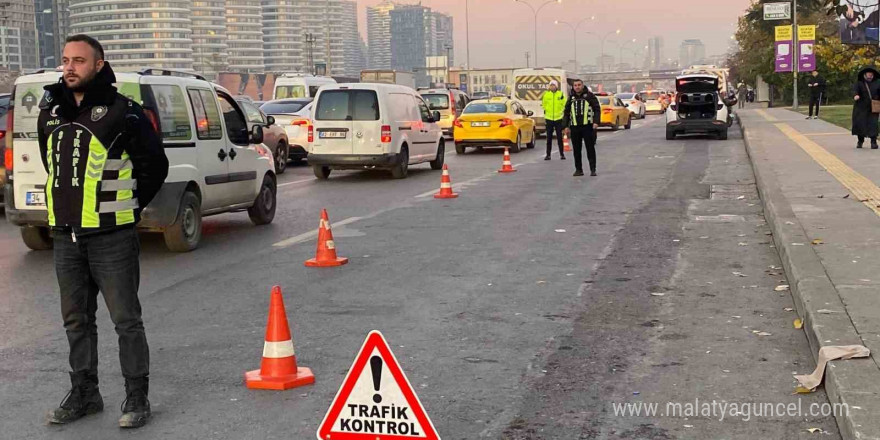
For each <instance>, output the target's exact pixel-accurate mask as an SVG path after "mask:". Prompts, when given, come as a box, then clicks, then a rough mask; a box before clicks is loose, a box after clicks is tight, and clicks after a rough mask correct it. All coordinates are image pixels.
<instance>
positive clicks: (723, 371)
mask: <svg viewBox="0 0 880 440" xmlns="http://www.w3.org/2000/svg"><path fill="white" fill-rule="evenodd" d="M721 372H722V373H730V370H721Z"/></svg>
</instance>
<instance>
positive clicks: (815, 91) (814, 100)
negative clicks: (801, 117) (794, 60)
mask: <svg viewBox="0 0 880 440" xmlns="http://www.w3.org/2000/svg"><path fill="white" fill-rule="evenodd" d="M811 75H812V77H810V79H809V80H807V87H809V88H810V115H809V116H807V119H819V107H821V106H822V97H823V96H825V78H822V76H821V75H819V71H818V70H814V71H813V73H812V74H811ZM813 106H815V107H816V114H815V116H814V115H813Z"/></svg>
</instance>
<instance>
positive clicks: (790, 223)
mask: <svg viewBox="0 0 880 440" xmlns="http://www.w3.org/2000/svg"><path fill="white" fill-rule="evenodd" d="M785 224H787V225H793V224H794V222H785Z"/></svg>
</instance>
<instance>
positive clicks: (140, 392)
mask: <svg viewBox="0 0 880 440" xmlns="http://www.w3.org/2000/svg"><path fill="white" fill-rule="evenodd" d="M148 390H149V382H148V381H147V378H146V377H144V378H139V379H125V401H124V402H122V408H121V409H122V417H120V418H119V427H120V428H140V427H141V426H144V425H146V424H147V420H149V419H150V416H151V415H152V413H151V412H150V401H149V400H148V399H147V392H148Z"/></svg>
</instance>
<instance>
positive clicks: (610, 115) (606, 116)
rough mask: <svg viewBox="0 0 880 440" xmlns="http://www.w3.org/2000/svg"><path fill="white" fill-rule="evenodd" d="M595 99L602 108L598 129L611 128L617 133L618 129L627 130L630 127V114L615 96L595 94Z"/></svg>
mask: <svg viewBox="0 0 880 440" xmlns="http://www.w3.org/2000/svg"><path fill="white" fill-rule="evenodd" d="M596 98H597V99H598V100H599V105H600V106H601V107H602V118H601V119H600V121H601V122H599V126H600V127H611V129H612V130H614V131H617V130H618V129H620V127H623V128H625V129H627V130H629V129H630V128H631V127H632V113H631V112H630V111H629V109H628V108H626V104H624V103H623V101H621V100H620V98H618V97H617V96H614V95H612V94H610V93H597V94H596Z"/></svg>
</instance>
